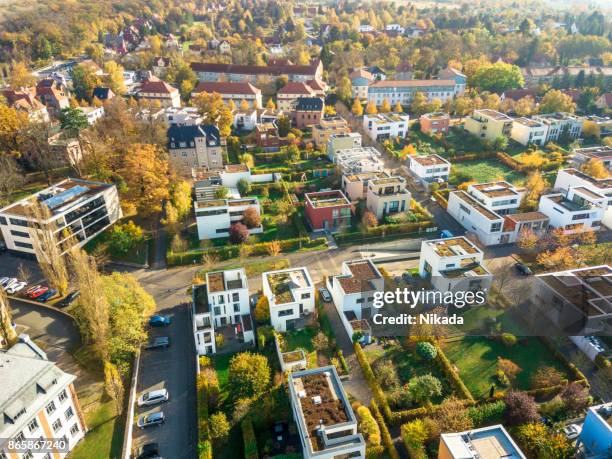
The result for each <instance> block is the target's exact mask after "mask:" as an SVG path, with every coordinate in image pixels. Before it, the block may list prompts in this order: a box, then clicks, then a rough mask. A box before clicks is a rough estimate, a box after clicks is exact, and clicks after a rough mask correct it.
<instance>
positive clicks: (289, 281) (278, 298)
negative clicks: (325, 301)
mask: <svg viewBox="0 0 612 459" xmlns="http://www.w3.org/2000/svg"><path fill="white" fill-rule="evenodd" d="M264 275H265V277H266V280H267V282H268V285H269V286H270V290H272V293H273V294H274V297H275V298H274V302H275V303H276V304H285V303H291V302H293V301H295V298H294V295H293V290H295V289H298V288H307V287H310V286H311V285H310V280H309V278H308V274H307V272H306V268H296V269H290V270H284V271H272V272H268V273H265V274H264Z"/></svg>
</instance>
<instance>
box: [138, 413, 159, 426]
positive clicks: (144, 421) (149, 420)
mask: <svg viewBox="0 0 612 459" xmlns="http://www.w3.org/2000/svg"><path fill="white" fill-rule="evenodd" d="M164 422H166V416H165V415H164V412H163V411H159V412H157V413H151V414H145V415H143V416H140V417H139V418H138V422H137V423H136V425H137V426H138V427H140V428H141V429H144V428H145V427H150V426H161V425H162V424H163V423H164Z"/></svg>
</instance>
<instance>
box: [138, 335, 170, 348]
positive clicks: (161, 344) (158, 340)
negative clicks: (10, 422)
mask: <svg viewBox="0 0 612 459" xmlns="http://www.w3.org/2000/svg"><path fill="white" fill-rule="evenodd" d="M167 347H170V338H168V337H167V336H156V337H155V338H153V339H152V340H151V341H149V343H148V344H147V345H146V346H145V347H144V348H145V349H165V348H167Z"/></svg>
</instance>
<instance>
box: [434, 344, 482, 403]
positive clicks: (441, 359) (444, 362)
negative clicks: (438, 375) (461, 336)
mask: <svg viewBox="0 0 612 459" xmlns="http://www.w3.org/2000/svg"><path fill="white" fill-rule="evenodd" d="M436 351H437V352H438V363H439V364H440V368H441V370H442V371H443V373H444V375H445V376H446V377H447V378H448V380H449V381H450V382H451V385H452V386H453V389H454V390H455V392H458V393H460V394H461V396H462V397H463V398H465V399H467V400H469V401H471V402H473V401H474V397H473V396H472V393H471V392H470V391H469V389H468V388H467V387H466V386H465V383H464V382H463V380H462V379H461V378H460V377H459V375H458V374H457V372H456V371H455V369H454V368H453V365H452V364H451V362H450V360H448V357H446V354H444V352H442V349H440V347H439V346H436Z"/></svg>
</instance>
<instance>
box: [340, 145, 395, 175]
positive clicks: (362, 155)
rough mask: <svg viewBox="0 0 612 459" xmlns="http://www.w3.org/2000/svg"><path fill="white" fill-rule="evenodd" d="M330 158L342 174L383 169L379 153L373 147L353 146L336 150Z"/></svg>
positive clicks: (380, 170)
mask: <svg viewBox="0 0 612 459" xmlns="http://www.w3.org/2000/svg"><path fill="white" fill-rule="evenodd" d="M332 160H333V162H334V164H336V165H337V166H338V169H339V170H340V172H341V173H342V174H359V173H362V172H382V171H383V170H384V163H383V161H382V158H381V154H380V152H379V151H378V150H377V149H376V148H374V147H354V148H347V149H343V150H336V152H335V153H334V156H333V159H332Z"/></svg>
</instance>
